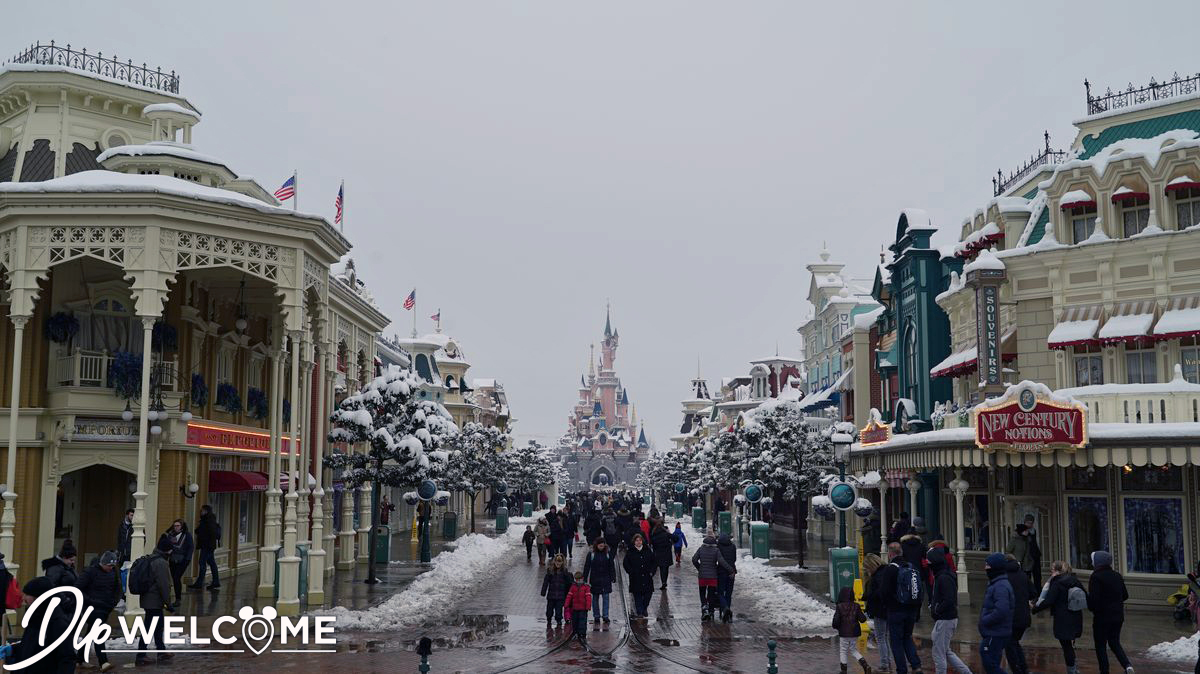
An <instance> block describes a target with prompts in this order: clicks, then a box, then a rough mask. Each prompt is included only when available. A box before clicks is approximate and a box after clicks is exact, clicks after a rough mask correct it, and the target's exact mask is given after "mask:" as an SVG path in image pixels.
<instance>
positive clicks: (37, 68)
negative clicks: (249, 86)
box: [0, 63, 199, 114]
mask: <svg viewBox="0 0 1200 674" xmlns="http://www.w3.org/2000/svg"><path fill="white" fill-rule="evenodd" d="M5 72H14V73H71V74H72V75H80V76H82V77H89V78H91V79H93V80H99V81H101V82H108V83H109V84H115V85H117V86H121V87H128V88H130V89H137V90H138V91H145V92H147V93H151V94H155V95H157V96H162V97H164V98H175V99H178V100H181V101H183V102H185V103H187V104H188V105H192V104H191V103H190V102H189V101H188V100H187V99H186V98H184V97H183V96H180V95H179V94H173V93H171V92H169V91H163V90H162V89H155V88H154V87H148V86H146V85H144V84H136V83H134V82H128V81H126V80H122V79H118V78H116V77H108V76H105V75H100V74H99V73H93V72H89V71H87V70H82V69H80V68H69V67H67V66H60V65H51V64H49V63H7V64H5V65H4V66H3V67H0V75H3V74H4V73H5ZM192 107H193V108H194V107H196V106H194V105H192ZM196 113H197V114H199V110H197V111H196Z"/></svg>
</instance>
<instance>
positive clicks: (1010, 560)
mask: <svg viewBox="0 0 1200 674" xmlns="http://www.w3.org/2000/svg"><path fill="white" fill-rule="evenodd" d="M1004 558H1005V560H1007V563H1006V565H1005V575H1007V576H1008V584H1009V585H1011V586H1012V590H1013V597H1014V598H1015V599H1016V603H1015V604H1013V631H1012V637H1010V638H1009V640H1008V645H1007V646H1005V647H1004V656H1005V657H1006V658H1007V659H1008V666H1009V667H1011V668H1012V670H1013V674H1028V672H1029V665H1028V663H1027V662H1026V661H1025V649H1024V648H1022V647H1021V638H1022V637H1024V636H1025V630H1027V629H1029V625H1030V624H1031V623H1032V618H1031V617H1030V612H1029V603H1030V602H1031V601H1032V600H1034V599H1036V598H1037V596H1038V595H1037V594H1035V591H1034V589H1033V587H1032V586H1030V584H1029V576H1028V575H1027V574H1026V573H1025V571H1024V569H1022V568H1021V565H1020V563H1018V562H1017V560H1016V558H1015V557H1013V556H1012V555H1005V556H1004Z"/></svg>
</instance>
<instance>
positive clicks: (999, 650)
mask: <svg viewBox="0 0 1200 674" xmlns="http://www.w3.org/2000/svg"><path fill="white" fill-rule="evenodd" d="M983 570H984V571H985V572H986V573H987V577H988V586H987V593H986V594H985V595H984V597H983V606H982V607H981V608H980V610H979V636H980V640H979V657H980V659H981V660H983V671H984V672H986V673H987V674H1006V673H1005V671H1004V668H1003V667H1001V666H1000V660H1001V658H1003V657H1004V647H1005V646H1007V645H1008V640H1009V639H1010V638H1011V637H1012V626H1013V605H1014V604H1015V603H1016V596H1015V595H1014V594H1013V591H1012V584H1010V583H1009V582H1008V559H1006V558H1005V556H1004V553H1002V552H993V553H992V554H990V555H988V556H987V559H986V560H984V564H983Z"/></svg>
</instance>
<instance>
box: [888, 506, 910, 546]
mask: <svg viewBox="0 0 1200 674" xmlns="http://www.w3.org/2000/svg"><path fill="white" fill-rule="evenodd" d="M911 529H912V520H911V519H910V518H909V516H908V513H907V512H902V513H900V517H899V518H898V519H897V520H896V521H895V522H893V523H892V528H891V529H890V530H889V531H888V542H889V543H890V542H892V541H898V540H900V537H901V536H904V535H906V534H908V533H909V531H910V530H911Z"/></svg>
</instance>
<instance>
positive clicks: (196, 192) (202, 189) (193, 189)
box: [0, 170, 328, 224]
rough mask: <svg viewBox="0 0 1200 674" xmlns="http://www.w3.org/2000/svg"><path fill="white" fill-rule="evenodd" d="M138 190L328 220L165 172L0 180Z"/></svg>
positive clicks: (61, 189)
mask: <svg viewBox="0 0 1200 674" xmlns="http://www.w3.org/2000/svg"><path fill="white" fill-rule="evenodd" d="M106 192H115V193H139V192H150V193H156V194H168V195H171V196H178V197H186V198H189V199H199V200H201V201H207V202H211V203H220V204H227V205H230V206H241V207H243V208H251V209H253V210H256V211H259V212H260V213H267V214H270V215H290V216H293V217H298V218H304V219H307V220H320V221H322V222H325V223H326V224H328V221H327V220H325V218H324V217H323V216H320V215H316V214H313V213H305V212H303V211H299V212H297V211H293V210H292V209H290V208H281V207H279V206H272V205H270V204H266V203H263V202H261V201H259V200H258V199H255V198H253V197H248V196H246V195H244V194H238V193H237V192H231V191H229V190H223V189H220V188H217V187H208V186H206V185H200V184H197V183H194V182H192V181H190V180H181V179H179V178H174V177H171V176H165V175H138V174H130V173H117V172H116V171H104V170H93V171H80V172H79V173H72V174H71V175H68V176H63V177H61V178H53V179H51V180H44V181H41V182H28V183H0V193H9V194H18V193H26V194H54V193H106Z"/></svg>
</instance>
